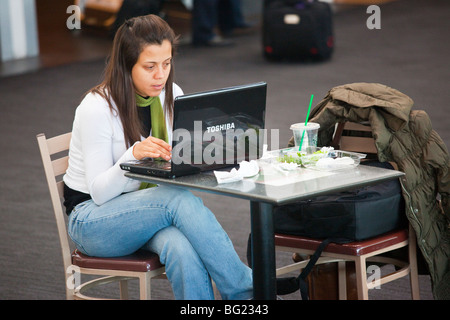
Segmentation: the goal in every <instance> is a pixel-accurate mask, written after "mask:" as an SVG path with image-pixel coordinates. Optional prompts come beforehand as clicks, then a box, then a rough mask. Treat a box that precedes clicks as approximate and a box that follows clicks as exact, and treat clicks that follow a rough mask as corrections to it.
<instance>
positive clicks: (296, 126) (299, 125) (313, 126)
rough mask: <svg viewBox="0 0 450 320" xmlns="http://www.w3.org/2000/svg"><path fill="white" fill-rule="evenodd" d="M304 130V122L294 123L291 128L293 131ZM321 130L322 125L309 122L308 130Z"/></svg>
mask: <svg viewBox="0 0 450 320" xmlns="http://www.w3.org/2000/svg"><path fill="white" fill-rule="evenodd" d="M304 128H305V123H304V122H300V123H294V124H292V125H291V127H290V129H291V130H301V129H304ZM319 128H320V124H318V123H315V122H308V124H307V125H306V129H308V130H314V129H319Z"/></svg>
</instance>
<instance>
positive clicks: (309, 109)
mask: <svg viewBox="0 0 450 320" xmlns="http://www.w3.org/2000/svg"><path fill="white" fill-rule="evenodd" d="M313 98H314V95H313V94H312V95H311V100H310V101H309V107H308V113H307V114H306V120H305V128H304V129H303V132H302V139H301V140H300V146H299V147H298V151H302V144H303V137H304V136H305V131H306V126H307V125H308V118H309V112H310V111H311V105H312V101H313Z"/></svg>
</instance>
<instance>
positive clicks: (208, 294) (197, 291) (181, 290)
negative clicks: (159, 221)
mask: <svg viewBox="0 0 450 320" xmlns="http://www.w3.org/2000/svg"><path fill="white" fill-rule="evenodd" d="M143 248H144V249H148V250H150V251H153V252H156V253H157V254H158V255H159V259H160V260H161V263H162V264H164V265H165V267H166V274H167V278H168V279H169V281H170V283H171V284H172V290H173V293H174V295H175V299H177V300H214V292H213V289H212V285H211V279H210V277H209V274H208V271H207V270H206V268H205V266H204V264H203V262H202V261H201V259H200V258H199V256H198V254H197V253H196V252H195V250H194V248H192V246H191V244H190V243H189V240H188V239H186V237H185V236H184V235H183V234H182V233H181V231H180V230H178V229H177V228H175V227H173V226H170V227H167V228H164V229H162V230H160V231H158V232H157V233H156V234H155V235H154V236H153V238H152V239H151V240H150V241H149V242H148V243H147V244H146V245H145V246H144V247H143Z"/></svg>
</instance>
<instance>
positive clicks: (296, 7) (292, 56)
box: [262, 0, 334, 61]
mask: <svg viewBox="0 0 450 320" xmlns="http://www.w3.org/2000/svg"><path fill="white" fill-rule="evenodd" d="M262 33H263V49H264V56H265V57H266V58H267V59H268V60H282V59H286V60H299V61H307V60H311V61H321V60H326V59H329V58H330V57H331V54H332V52H333V47H334V39H333V17H332V11H331V7H330V5H329V4H328V3H324V2H319V1H317V0H313V1H307V0H265V1H264V10H263V30H262Z"/></svg>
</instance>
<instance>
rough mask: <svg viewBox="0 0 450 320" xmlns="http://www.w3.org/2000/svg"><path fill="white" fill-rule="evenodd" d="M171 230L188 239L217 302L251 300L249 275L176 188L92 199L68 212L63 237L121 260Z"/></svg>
mask: <svg viewBox="0 0 450 320" xmlns="http://www.w3.org/2000/svg"><path fill="white" fill-rule="evenodd" d="M172 225H173V226H175V227H176V228H177V229H179V230H180V231H181V232H182V233H183V234H184V236H185V237H186V238H187V239H188V240H189V243H190V244H191V246H192V248H193V249H194V250H195V251H196V252H197V254H198V255H199V257H200V259H201V260H202V262H203V264H204V265H205V267H206V269H207V270H208V273H209V274H210V276H211V277H212V279H213V280H214V281H215V283H216V285H217V288H218V290H219V291H220V293H221V295H222V298H224V299H247V298H250V297H251V296H252V272H251V269H250V268H248V267H247V266H246V265H245V264H244V263H243V262H242V261H241V260H240V258H239V256H238V255H237V253H236V251H235V250H234V247H233V244H232V243H231V241H230V239H229V238H228V235H227V234H226V233H225V231H224V230H223V229H222V227H221V226H220V224H219V223H218V221H217V220H216V218H215V216H214V214H213V213H212V212H211V211H210V210H209V209H208V208H206V207H205V206H204V205H203V202H202V201H201V199H199V198H198V197H195V196H194V195H193V194H192V193H190V192H189V191H186V190H184V189H181V188H175V187H168V186H159V187H156V188H150V189H144V190H140V191H135V192H130V193H127V194H124V195H121V196H119V197H116V198H114V199H112V200H111V201H108V202H107V203H105V204H103V205H101V206H97V205H96V204H95V203H94V202H93V201H92V200H89V201H86V202H84V203H82V204H80V205H78V206H77V207H76V208H75V209H74V211H73V212H72V213H71V214H70V218H69V228H68V230H69V234H70V236H71V237H72V239H73V240H74V242H75V243H76V244H77V247H78V248H79V249H80V250H81V251H83V252H84V253H86V254H88V255H92V256H121V255H127V254H130V253H132V252H134V251H136V250H137V249H139V248H141V247H142V246H144V245H145V244H146V243H147V242H148V240H150V239H151V238H152V237H153V236H154V235H155V234H156V232H158V231H159V230H161V229H163V228H166V227H168V226H172Z"/></svg>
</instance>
